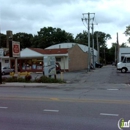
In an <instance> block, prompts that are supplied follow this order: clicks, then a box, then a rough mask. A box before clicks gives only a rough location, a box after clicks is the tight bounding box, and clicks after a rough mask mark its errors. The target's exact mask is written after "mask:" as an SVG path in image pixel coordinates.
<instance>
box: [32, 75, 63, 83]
mask: <svg viewBox="0 0 130 130" xmlns="http://www.w3.org/2000/svg"><path fill="white" fill-rule="evenodd" d="M34 82H38V83H39V82H40V83H65V82H64V81H62V80H60V79H54V78H49V77H46V76H41V77H40V78H38V79H35V80H34Z"/></svg>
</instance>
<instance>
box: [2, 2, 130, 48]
mask: <svg viewBox="0 0 130 130" xmlns="http://www.w3.org/2000/svg"><path fill="white" fill-rule="evenodd" d="M129 5H130V0H21V1H19V0H0V30H1V33H4V34H6V31H7V30H12V31H13V34H15V33H18V32H25V33H31V34H37V31H39V30H40V29H41V28H43V27H48V26H51V27H56V28H61V29H62V30H65V31H67V32H69V33H72V34H73V35H74V37H75V36H76V35H77V34H78V33H81V32H83V30H87V28H86V27H87V25H86V24H87V23H86V24H85V21H84V24H85V25H86V26H84V24H83V22H82V20H81V18H83V15H82V14H83V13H88V12H90V13H95V23H98V25H94V30H95V31H101V32H105V33H108V34H110V35H111V36H112V39H111V40H110V41H109V42H107V45H108V47H110V46H111V43H112V42H116V34H117V32H118V33H119V43H120V44H121V43H122V42H127V40H126V39H127V37H126V36H125V35H124V34H123V33H124V31H125V30H126V26H128V25H130V9H129ZM85 17H86V18H87V17H88V16H87V15H85ZM92 17H94V15H93V14H91V15H90V18H92ZM90 22H92V21H90Z"/></svg>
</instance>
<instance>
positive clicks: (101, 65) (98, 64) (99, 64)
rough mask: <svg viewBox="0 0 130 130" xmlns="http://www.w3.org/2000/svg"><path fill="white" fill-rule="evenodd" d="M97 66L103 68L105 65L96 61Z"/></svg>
mask: <svg viewBox="0 0 130 130" xmlns="http://www.w3.org/2000/svg"><path fill="white" fill-rule="evenodd" d="M95 67H97V68H101V67H103V64H101V63H98V62H96V63H95Z"/></svg>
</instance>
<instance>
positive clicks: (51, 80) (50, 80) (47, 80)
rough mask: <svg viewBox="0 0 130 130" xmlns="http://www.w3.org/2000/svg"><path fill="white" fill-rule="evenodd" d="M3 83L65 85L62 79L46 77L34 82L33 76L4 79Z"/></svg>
mask: <svg viewBox="0 0 130 130" xmlns="http://www.w3.org/2000/svg"><path fill="white" fill-rule="evenodd" d="M2 81H3V82H36V83H65V82H64V81H62V80H60V79H54V78H49V77H46V76H41V77H40V78H37V79H35V80H32V76H31V75H26V76H25V77H16V76H12V77H2Z"/></svg>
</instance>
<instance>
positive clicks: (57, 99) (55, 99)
mask: <svg viewBox="0 0 130 130" xmlns="http://www.w3.org/2000/svg"><path fill="white" fill-rule="evenodd" d="M50 100H53V101H59V98H50Z"/></svg>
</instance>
